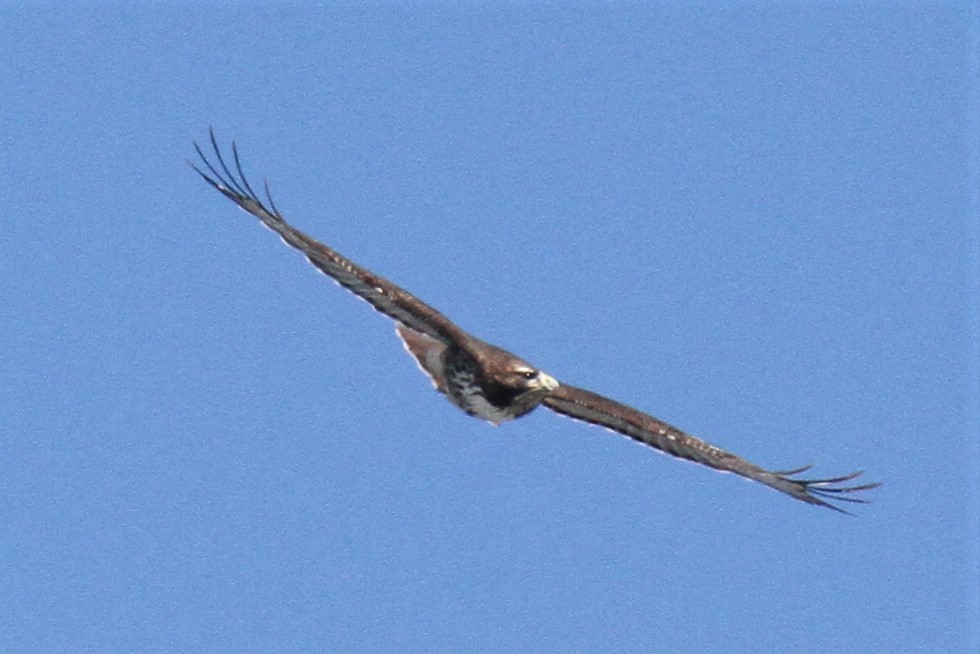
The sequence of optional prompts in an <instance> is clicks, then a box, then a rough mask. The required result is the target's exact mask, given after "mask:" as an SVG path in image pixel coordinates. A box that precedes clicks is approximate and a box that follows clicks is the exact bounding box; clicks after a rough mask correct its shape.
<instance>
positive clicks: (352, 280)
mask: <svg viewBox="0 0 980 654" xmlns="http://www.w3.org/2000/svg"><path fill="white" fill-rule="evenodd" d="M194 147H195V148H196V149H197V154H198V155H200V157H201V161H202V162H203V163H204V165H205V166H206V167H207V169H208V171H209V172H210V173H211V174H210V175H209V174H207V173H205V172H204V171H203V170H201V169H200V168H198V167H197V166H195V165H194V164H193V163H191V164H190V165H191V167H192V168H193V169H194V170H196V171H197V173H198V174H199V175H200V176H201V177H203V178H204V181H206V182H207V183H208V184H210V185H211V186H213V187H214V188H216V189H217V190H218V191H220V192H221V193H222V194H223V195H224V196H225V197H227V198H228V199H229V200H231V201H232V202H234V203H235V204H237V205H238V206H239V207H241V208H242V209H244V210H245V211H247V212H248V213H250V214H252V215H253V216H255V217H256V218H258V219H259V220H261V221H262V222H263V223H264V224H265V226H266V227H268V228H269V229H271V230H272V231H274V232H275V233H277V234H279V236H280V237H281V238H282V240H283V241H285V242H286V244H287V245H290V246H292V247H294V248H296V249H297V250H299V251H300V252H302V253H303V254H305V255H306V258H307V259H309V260H310V263H312V264H313V265H314V266H316V267H317V268H319V269H320V270H321V271H322V272H324V273H326V274H327V275H329V276H330V277H332V278H333V279H334V280H335V281H336V282H337V283H338V284H340V285H341V286H343V287H344V288H346V289H348V290H349V291H351V292H353V293H355V294H357V295H359V296H360V297H361V298H363V299H364V300H366V301H367V302H368V303H369V304H370V305H371V306H373V307H374V308H375V309H377V310H378V311H380V312H381V313H383V314H385V315H386V316H388V317H389V318H392V319H394V320H396V321H398V322H399V323H401V324H403V325H405V326H406V327H408V328H410V329H412V330H414V331H416V332H420V333H422V334H425V335H426V336H430V337H432V338H435V339H438V340H439V341H442V342H443V343H447V344H448V343H453V342H458V341H459V340H461V339H464V338H465V336H466V335H465V334H464V333H463V332H462V331H461V330H460V329H459V328H458V327H457V326H456V325H455V324H453V323H452V322H451V321H450V320H449V319H448V318H446V317H445V316H444V315H442V314H441V313H439V312H438V311H436V310H435V309H433V308H432V307H430V306H429V305H427V304H426V303H424V302H422V300H420V299H418V298H417V297H415V296H414V295H412V294H411V293H409V292H408V291H406V290H404V289H402V288H399V287H398V286H396V285H395V284H393V283H392V282H390V281H388V280H387V279H384V278H383V277H379V276H378V275H375V274H374V273H372V272H371V271H370V270H366V269H364V268H362V267H360V266H358V265H357V264H356V263H354V262H353V261H351V260H350V259H348V258H346V257H344V256H343V255H341V254H340V253H339V252H335V251H334V250H332V249H331V248H329V247H327V246H326V245H324V244H323V243H320V242H319V241H317V240H316V239H313V238H311V237H309V236H307V235H306V234H304V233H303V232H301V231H299V230H298V229H296V228H294V227H292V226H291V225H290V224H289V223H287V222H286V220H285V219H284V218H283V217H282V214H280V213H279V210H278V209H277V208H276V205H275V203H274V202H273V201H272V196H270V195H269V186H268V184H266V185H265V197H266V200H267V201H268V206H266V204H264V203H263V202H262V200H261V199H259V196H258V194H257V193H256V192H255V191H254V190H252V187H251V185H249V183H248V180H247V179H246V178H245V174H244V173H243V172H242V164H241V162H240V161H239V159H238V148H237V147H236V146H235V143H234V142H232V144H231V153H232V158H233V160H234V164H235V170H234V172H233V171H232V170H231V169H230V168H229V167H228V164H227V163H226V162H225V159H224V157H223V156H222V155H221V150H220V149H219V148H218V143H217V141H216V140H215V137H214V130H212V131H211V147H212V148H213V150H214V156H215V158H216V160H217V162H216V163H217V167H216V166H215V165H214V164H212V163H211V161H209V160H208V158H207V157H206V156H205V155H204V152H202V151H201V148H200V146H199V145H198V144H197V143H195V144H194ZM188 163H190V162H188Z"/></svg>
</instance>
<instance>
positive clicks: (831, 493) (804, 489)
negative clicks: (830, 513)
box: [773, 466, 881, 515]
mask: <svg viewBox="0 0 980 654" xmlns="http://www.w3.org/2000/svg"><path fill="white" fill-rule="evenodd" d="M810 467H811V466H805V467H803V468H798V469H796V470H791V471H787V472H777V473H773V474H775V475H776V476H777V478H778V479H779V480H780V482H782V484H789V488H784V487H783V486H782V484H781V485H780V486H777V488H779V490H783V491H784V492H788V493H789V494H790V495H793V496H794V497H797V498H799V499H801V500H804V501H805V502H809V503H810V504H816V505H819V506H825V507H827V508H829V509H833V510H834V511H838V512H840V513H846V514H848V515H851V514H850V512H848V511H845V510H844V509H842V508H840V507H839V506H836V505H834V504H832V503H831V502H850V503H852V504H867V503H868V502H869V501H870V500H868V499H867V498H864V497H851V496H850V495H849V494H850V493H860V492H862V491H867V490H872V489H874V488H878V487H879V486H881V483H880V482H873V483H868V484H856V485H851V486H848V485H842V484H846V483H847V482H849V481H851V480H852V479H856V478H858V477H860V476H861V475H863V474H864V471H863V470H856V471H854V472H851V473H849V474H846V475H841V476H839V477H827V478H823V479H799V478H793V475H796V474H799V473H801V472H805V471H806V470H809V469H810Z"/></svg>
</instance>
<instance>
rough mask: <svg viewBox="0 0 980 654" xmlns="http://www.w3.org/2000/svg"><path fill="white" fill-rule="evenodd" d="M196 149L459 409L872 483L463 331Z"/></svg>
mask: <svg viewBox="0 0 980 654" xmlns="http://www.w3.org/2000/svg"><path fill="white" fill-rule="evenodd" d="M194 147H195V149H196V150H197V154H198V155H199V156H200V159H201V162H202V163H203V165H204V167H205V168H206V169H207V172H205V171H204V170H202V169H201V168H200V167H198V166H196V165H194V164H193V163H190V162H188V163H190V165H191V167H192V168H193V169H194V170H195V171H197V173H198V174H199V175H200V176H201V177H202V178H204V181H206V182H207V183H208V184H210V185H211V186H213V187H214V188H215V189H217V190H218V191H219V192H220V193H221V194H222V195H224V196H225V197H227V198H228V199H229V200H231V201H232V202H234V203H235V204H237V205H238V206H239V207H241V208H242V209H244V210H245V211H247V212H248V213H250V214H252V215H253V216H255V217H256V218H258V219H259V220H260V221H262V223H263V224H265V226H266V227H268V228H269V229H271V230H272V231H274V232H275V233H276V234H278V235H279V237H280V238H281V239H282V240H283V241H285V243H286V244H287V245H290V246H292V247H294V248H296V249H297V250H299V251H300V252H302V253H303V254H304V255H305V256H306V258H307V259H308V260H309V261H310V263H312V264H313V265H314V266H316V267H317V268H318V269H319V270H320V271H321V272H323V273H325V274H327V275H329V276H330V277H331V278H333V280H334V281H336V282H337V283H338V284H340V285H341V286H343V287H344V288H346V289H347V290H349V291H351V292H352V293H354V294H355V295H357V296H359V297H360V298H362V299H363V300H366V301H367V302H368V303H369V304H370V305H371V306H372V307H374V308H375V309H376V310H377V311H379V312H381V313H383V314H385V315H386V316H388V317H389V318H391V319H392V320H394V321H395V323H396V332H397V334H398V336H399V337H400V338H401V340H402V343H403V344H404V346H405V349H406V350H408V352H409V353H410V354H411V355H412V356H413V357H414V358H415V360H416V361H417V362H418V365H419V367H420V368H421V369H422V371H423V372H424V373H425V374H426V375H428V376H429V378H430V379H431V380H432V384H433V385H434V386H435V388H436V390H437V391H439V392H440V393H442V394H443V395H445V396H446V398H447V399H448V400H449V401H450V402H452V403H453V404H455V405H456V406H457V407H459V408H460V409H462V410H463V411H465V412H466V413H467V414H469V415H471V416H474V417H476V418H482V419H484V420H487V421H488V422H491V423H493V424H494V425H499V424H501V423H503V422H507V421H508V420H513V419H515V418H520V417H521V416H523V415H526V414H527V413H529V412H531V411H533V410H534V409H535V408H537V407H538V406H540V405H544V406H545V407H547V408H548V409H551V410H552V411H554V412H556V413H559V414H562V415H565V416H568V417H570V418H574V419H576V420H581V421H584V422H588V423H592V424H594V425H598V426H600V427H605V428H606V429H609V430H611V431H614V432H618V433H620V434H623V435H625V436H628V437H630V438H632V439H634V440H636V441H639V442H640V443H643V444H645V445H649V446H651V447H653V448H656V449H658V450H660V451H662V452H665V453H667V454H670V455H673V456H675V457H679V458H681V459H687V460H688V461H693V462H695V463H699V464H702V465H706V466H708V467H710V468H714V469H715V470H720V471H722V472H732V473H735V474H737V475H741V476H742V477H745V478H747V479H751V480H753V481H757V482H760V483H762V484H765V485H766V486H769V487H771V488H774V489H776V490H778V491H780V492H782V493H785V494H787V495H789V496H791V497H794V498H796V499H797V500H801V501H803V502H807V503H809V504H813V505H818V506H823V507H827V508H830V509H833V510H835V511H839V512H842V513H847V512H846V511H844V510H843V509H842V508H840V507H838V506H836V505H835V504H833V503H832V502H833V501H842V502H861V503H864V502H867V500H866V499H864V498H862V497H855V496H854V494H855V493H858V492H860V491H866V490H870V489H872V488H875V487H877V486H878V485H879V484H860V485H853V484H850V483H849V482H851V481H852V480H854V479H855V478H856V477H858V476H859V475H861V474H862V472H863V471H860V470H859V471H857V472H852V473H850V474H847V475H843V476H840V477H831V478H825V479H804V478H800V477H799V474H800V473H803V472H804V471H806V470H808V469H809V468H810V466H805V467H802V468H797V469H794V470H786V471H774V470H767V469H765V468H761V467H759V466H757V465H755V464H753V463H750V462H749V461H746V460H745V459H742V458H741V457H738V456H735V455H734V454H730V453H729V452H726V451H724V450H722V449H720V448H718V447H715V446H714V445H711V444H710V443H707V442H705V441H703V440H701V439H699V438H695V437H694V436H691V435H690V434H687V433H685V432H683V431H681V430H679V429H677V428H676V427H673V426H672V425H669V424H667V423H666V422H662V421H660V420H658V419H657V418H654V417H653V416H650V415H647V414H646V413H643V412H641V411H638V410H637V409H634V408H633V407H630V406H627V405H625V404H621V403H619V402H616V401H615V400H611V399H609V398H606V397H603V396H601V395H599V394H597V393H593V392H592V391H588V390H585V389H582V388H576V387H575V386H571V385H569V384H566V383H564V382H561V383H559V381H558V380H557V379H555V378H554V377H552V376H551V375H549V374H547V373H545V372H544V371H542V370H539V369H538V368H536V367H534V366H532V365H531V364H530V363H528V362H527V361H524V360H523V359H521V358H520V357H517V356H515V355H513V354H511V353H510V352H508V351H506V350H503V349H501V348H499V347H497V346H495V345H491V344H490V343H485V342H483V341H481V340H480V339H478V338H476V337H474V336H472V335H470V334H468V333H466V332H465V331H463V330H462V329H461V328H459V327H458V326H457V325H456V324H455V323H453V322H452V321H451V320H449V319H448V318H446V316H444V315H442V314H441V313H440V312H439V311H437V310H435V309H434V308H432V307H430V306H429V305H427V304H426V303H425V302H423V301H422V300H420V299H419V298H417V297H415V296H414V295H412V294H411V293H409V292H408V291H406V290H404V289H402V288H400V287H399V286H397V285H395V284H393V283H392V282H390V281H388V280H387V279H384V278H383V277H379V276H378V275H376V274H374V273H373V272H371V271H369V270H367V269H365V268H362V267H361V266H359V265H357V264H356V263H354V262H353V261H351V260H350V259H348V258H346V257H345V256H343V255H342V254H340V253H339V252H336V251H335V250H333V249H331V248H329V247H327V246H326V245H324V244H323V243H320V242H319V241H317V240H315V239H313V238H312V237H310V236H308V235H307V234H305V233H303V232H301V231H300V230H298V229H296V228H295V227H293V226H292V225H290V224H289V223H287V222H286V220H285V218H283V216H282V214H281V213H280V212H279V210H278V209H277V208H276V205H275V203H274V202H273V200H272V196H271V194H270V193H269V186H268V183H266V184H265V189H264V190H265V201H263V200H262V199H261V198H260V197H259V194H258V193H256V192H255V191H254V190H253V188H252V186H251V185H250V184H249V182H248V180H247V179H246V177H245V174H244V173H243V172H242V165H241V161H240V160H239V156H238V148H237V146H236V145H235V143H234V141H233V142H232V145H231V153H232V162H233V164H234V168H233V169H232V168H231V167H230V166H229V165H228V162H227V161H226V160H225V158H224V156H223V155H222V154H221V150H220V148H219V147H218V143H217V140H216V139H215V136H214V131H213V130H212V131H211V147H212V149H213V151H214V159H213V161H212V160H210V159H209V158H208V157H207V156H206V155H205V154H204V152H203V151H202V150H201V147H200V146H199V145H198V144H197V143H195V144H194Z"/></svg>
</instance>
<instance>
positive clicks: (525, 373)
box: [521, 370, 538, 379]
mask: <svg viewBox="0 0 980 654" xmlns="http://www.w3.org/2000/svg"><path fill="white" fill-rule="evenodd" d="M537 376H538V371H537V370H522V371H521V377H523V378H524V379H534V378H535V377H537Z"/></svg>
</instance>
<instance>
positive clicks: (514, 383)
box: [500, 361, 558, 395]
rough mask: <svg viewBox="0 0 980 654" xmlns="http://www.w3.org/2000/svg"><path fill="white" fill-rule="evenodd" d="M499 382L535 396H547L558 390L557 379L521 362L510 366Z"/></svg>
mask: <svg viewBox="0 0 980 654" xmlns="http://www.w3.org/2000/svg"><path fill="white" fill-rule="evenodd" d="M500 381H501V382H503V383H504V384H505V385H507V386H509V387H511V388H513V389H515V390H519V391H523V392H531V393H534V394H535V395H537V394H541V395H547V394H548V393H550V392H552V391H553V390H555V389H557V388H558V380H557V379H555V378H554V377H552V376H551V375H549V374H547V373H545V372H542V371H540V370H538V369H537V368H534V367H533V366H530V365H528V364H526V363H524V362H523V361H522V362H520V363H519V364H516V365H514V366H511V367H510V369H509V370H507V371H506V373H505V374H504V375H502V377H501V379H500Z"/></svg>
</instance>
